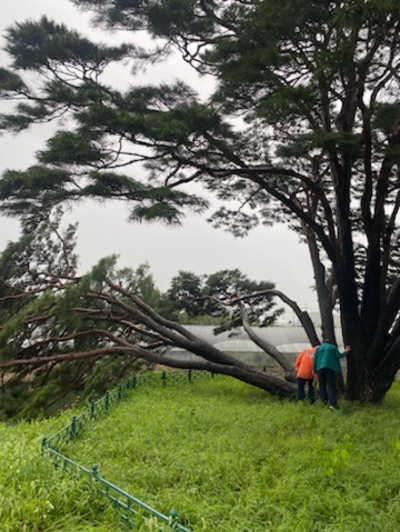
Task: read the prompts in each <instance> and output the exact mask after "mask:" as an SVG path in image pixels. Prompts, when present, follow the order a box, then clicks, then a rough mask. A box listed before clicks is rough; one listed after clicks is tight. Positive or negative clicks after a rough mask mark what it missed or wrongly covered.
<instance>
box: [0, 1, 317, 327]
mask: <svg viewBox="0 0 400 532" xmlns="http://www.w3.org/2000/svg"><path fill="white" fill-rule="evenodd" d="M3 3H4V5H3V6H2V16H1V21H0V27H1V33H2V35H3V33H4V28H6V27H7V26H9V25H10V24H12V23H14V22H15V21H23V20H26V19H28V18H29V19H34V20H35V19H37V18H40V17H41V16H42V15H44V14H46V15H47V16H48V17H49V18H53V19H54V20H56V21H58V22H64V23H65V24H67V25H68V26H70V27H74V28H75V29H78V30H81V31H86V32H87V31H88V17H87V16H86V15H82V14H79V13H78V12H77V10H76V9H75V8H74V7H73V6H72V4H70V3H69V2H68V0H13V1H7V2H3ZM90 32H91V33H92V35H95V32H94V31H93V30H90ZM108 38H110V36H108ZM125 38H127V35H125ZM0 62H1V65H2V66H5V65H6V64H7V57H6V55H5V54H4V53H3V52H1V53H0ZM111 75H112V76H113V79H118V80H120V81H121V84H122V85H121V86H124V81H125V80H124V79H123V78H124V76H123V75H122V76H121V70H119V71H118V76H117V72H113V73H111ZM179 77H184V79H185V81H186V82H190V81H191V82H193V83H195V84H196V89H197V90H199V89H200V91H201V93H202V94H204V95H205V94H206V93H207V89H208V88H209V85H208V84H207V81H199V80H198V78H197V76H196V74H195V73H193V72H191V71H189V70H188V67H185V65H183V64H182V63H181V62H179V61H174V62H172V63H171V62H170V63H169V64H168V65H167V66H165V67H160V66H157V69H155V70H153V71H151V72H148V73H147V74H146V80H147V81H161V80H162V81H173V80H174V79H176V78H179ZM127 78H128V76H127V77H126V79H127ZM142 79H143V78H142V77H141V81H142ZM3 108H4V107H3ZM51 131H52V129H51V128H50V127H49V126H45V127H40V128H35V129H32V130H28V131H26V132H24V133H23V134H21V135H18V136H17V137H12V136H10V135H4V136H3V137H0V150H1V162H0V172H3V170H4V169H24V168H26V167H28V166H29V165H30V164H32V163H33V162H34V160H35V157H34V154H35V151H37V150H38V149H40V148H42V147H43V144H44V142H45V141H46V139H47V138H48V137H49V135H50V134H51ZM206 217H207V216H204V217H203V218H201V217H198V216H196V217H193V216H192V217H190V218H187V219H186V220H185V222H184V224H183V227H181V228H180V229H170V228H166V227H164V226H162V225H138V224H128V223H127V221H126V220H127V212H126V211H125V209H124V207H123V205H121V204H118V203H107V204H105V205H96V204H94V203H86V204H84V205H81V206H79V207H78V208H76V209H74V210H73V211H72V212H70V213H68V215H67V218H68V220H70V221H76V220H77V221H79V230H78V254H79V256H80V265H81V270H82V271H84V270H87V269H88V268H89V267H90V266H92V265H93V264H95V263H96V261H97V260H98V259H100V258H101V257H104V256H106V255H110V254H114V253H116V254H119V255H120V263H121V265H124V266H132V267H134V268H135V267H137V266H138V265H139V264H141V263H143V262H148V263H149V264H150V267H151V271H152V273H153V275H154V277H155V280H156V282H157V284H158V286H159V287H160V289H162V290H165V289H167V288H168V286H169V283H170V280H171V278H172V277H173V276H174V275H176V274H177V273H178V271H179V270H190V271H193V272H195V273H197V274H210V273H213V272H215V271H217V270H220V269H232V268H239V269H241V270H242V271H243V272H244V273H245V274H247V275H248V276H249V277H250V278H251V279H255V280H271V281H273V282H275V283H276V286H277V288H278V289H279V290H282V291H283V292H285V293H286V294H287V295H288V296H289V297H291V298H292V299H295V300H296V301H297V302H298V303H299V305H300V306H302V307H303V308H308V310H316V297H315V293H314V291H313V290H312V289H311V286H312V284H313V277H312V270H311V265H310V259H309V256H308V252H307V248H306V246H304V245H303V244H300V243H299V242H298V237H297V236H296V235H295V234H294V233H291V232H290V231H288V230H287V229H286V227H283V226H274V227H267V228H264V227H262V228H261V227H260V228H257V229H255V230H253V231H252V232H251V233H250V234H249V236H247V237H246V238H243V239H235V238H234V237H233V236H231V235H230V234H228V233H226V232H223V231H221V230H216V229H213V228H211V227H210V226H209V225H208V224H207V222H206V221H205V218H206ZM0 223H1V231H0V249H3V248H4V245H5V243H6V242H7V241H8V240H14V239H15V238H17V236H18V223H17V222H16V221H14V220H9V219H5V218H0ZM290 317H291V313H287V318H288V319H290Z"/></svg>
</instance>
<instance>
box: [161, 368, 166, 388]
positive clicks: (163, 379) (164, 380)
mask: <svg viewBox="0 0 400 532" xmlns="http://www.w3.org/2000/svg"><path fill="white" fill-rule="evenodd" d="M161 379H162V383H163V386H164V388H165V386H166V385H167V373H166V372H165V371H163V372H162V375H161Z"/></svg>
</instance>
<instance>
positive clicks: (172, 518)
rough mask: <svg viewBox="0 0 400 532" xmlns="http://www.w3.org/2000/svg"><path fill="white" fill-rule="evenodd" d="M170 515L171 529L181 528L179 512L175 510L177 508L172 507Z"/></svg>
mask: <svg viewBox="0 0 400 532" xmlns="http://www.w3.org/2000/svg"><path fill="white" fill-rule="evenodd" d="M168 516H169V526H170V527H171V530H179V521H178V512H177V511H176V510H175V508H172V510H171V511H170V512H169V514H168Z"/></svg>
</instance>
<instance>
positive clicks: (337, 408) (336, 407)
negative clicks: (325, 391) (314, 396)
mask: <svg viewBox="0 0 400 532" xmlns="http://www.w3.org/2000/svg"><path fill="white" fill-rule="evenodd" d="M329 408H330V409H331V410H339V407H338V406H333V405H329Z"/></svg>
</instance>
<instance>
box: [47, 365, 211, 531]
mask: <svg viewBox="0 0 400 532" xmlns="http://www.w3.org/2000/svg"><path fill="white" fill-rule="evenodd" d="M204 377H213V374H211V373H206V372H200V371H191V370H189V371H188V372H171V373H167V372H165V371H164V372H162V373H151V374H145V375H140V376H134V377H132V378H131V379H129V380H127V381H126V382H125V383H124V384H120V385H119V386H118V387H117V388H115V389H114V390H112V391H110V392H107V393H106V394H105V395H104V396H103V397H102V398H101V399H98V400H97V401H91V402H90V405H89V407H88V408H87V409H86V410H84V411H83V412H82V413H81V414H79V415H77V416H73V417H72V419H71V423H70V424H69V425H67V426H65V427H64V428H62V429H61V430H59V431H58V432H57V433H56V434H54V435H53V436H50V437H49V438H43V440H42V454H43V457H44V458H46V459H49V460H51V461H52V462H53V463H54V465H55V467H57V468H59V469H62V470H63V471H66V472H67V473H68V474H69V475H70V476H71V477H74V478H83V477H85V478H87V479H88V480H89V481H90V482H91V483H92V485H94V486H96V487H97V488H98V491H99V492H100V493H102V494H103V495H105V496H106V497H107V499H108V500H109V501H110V502H111V504H112V506H113V508H114V509H115V510H116V511H117V512H118V514H119V515H120V516H121V518H122V519H123V521H125V522H126V523H127V524H128V525H129V526H134V525H135V522H136V521H137V519H138V518H139V517H140V518H141V519H144V520H146V519H148V518H149V517H153V518H156V519H157V520H159V521H161V522H162V523H164V524H166V525H167V526H168V527H169V528H170V529H171V530H173V531H174V532H178V531H180V532H191V531H190V530H189V529H188V528H185V527H184V526H183V525H181V524H180V523H179V519H178V513H177V511H176V510H175V509H171V511H170V512H169V514H168V516H167V515H165V514H162V513H161V512H158V511H157V510H155V509H154V508H152V507H151V506H149V505H148V504H146V503H145V502H143V501H141V500H139V499H137V498H136V497H134V496H132V495H130V494H129V493H127V492H126V491H124V490H123V489H121V488H119V487H118V486H115V485H114V484H112V483H111V482H108V480H106V479H104V478H102V477H101V476H100V474H99V469H98V466H97V465H96V464H93V465H92V466H91V467H90V468H87V467H84V466H82V465H81V464H78V463H77V462H74V461H73V460H71V459H70V458H68V457H67V456H66V455H65V454H64V453H65V452H67V450H68V448H69V446H70V445H71V444H73V442H74V441H75V440H76V439H77V438H79V437H80V436H81V435H82V433H83V432H84V430H85V429H86V428H87V426H88V425H89V424H91V423H93V422H95V421H96V420H97V419H99V418H101V417H103V416H105V415H107V414H108V412H109V411H110V409H111V408H112V407H113V406H115V405H117V404H119V403H120V402H121V401H122V400H123V399H124V398H126V397H127V396H128V395H129V394H130V392H132V391H133V390H135V389H136V388H138V387H142V386H154V387H155V386H160V385H162V386H167V384H173V383H174V382H178V381H189V382H192V381H193V380H194V379H198V378H204Z"/></svg>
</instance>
